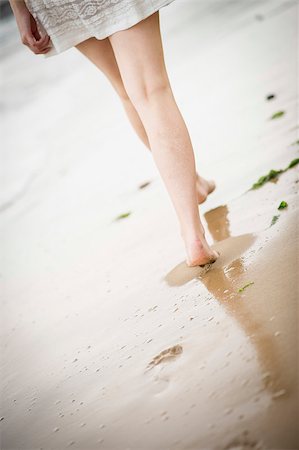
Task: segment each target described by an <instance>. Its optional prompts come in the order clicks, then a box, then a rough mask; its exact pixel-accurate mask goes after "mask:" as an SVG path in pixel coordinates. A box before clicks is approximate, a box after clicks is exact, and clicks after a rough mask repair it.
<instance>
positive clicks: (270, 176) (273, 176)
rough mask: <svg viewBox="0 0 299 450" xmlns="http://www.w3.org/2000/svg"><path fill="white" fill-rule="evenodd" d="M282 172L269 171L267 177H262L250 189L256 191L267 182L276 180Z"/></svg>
mask: <svg viewBox="0 0 299 450" xmlns="http://www.w3.org/2000/svg"><path fill="white" fill-rule="evenodd" d="M282 172H283V170H274V169H272V170H270V172H269V173H268V174H267V175H263V176H262V177H260V178H259V179H258V180H257V182H256V183H254V184H253V185H252V187H251V189H258V188H260V187H261V186H263V185H264V184H265V183H267V182H268V181H270V180H274V179H277V178H278V176H279V175H280V174H281V173H282Z"/></svg>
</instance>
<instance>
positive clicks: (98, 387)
mask: <svg viewBox="0 0 299 450" xmlns="http://www.w3.org/2000/svg"><path fill="white" fill-rule="evenodd" d="M297 9H298V7H297V2H295V1H282V0H271V1H264V0H261V1H259V2H248V1H241V2H240V1H239V2H220V3H219V2H216V1H214V0H209V2H207V1H206V2H205V1H201V2H195V1H194V2H191V1H190V2H189V1H184V2H179V1H177V2H174V3H173V4H172V5H170V6H169V7H167V8H164V10H163V14H161V22H162V32H163V36H164V42H165V44H164V46H165V53H166V60H167V64H168V67H169V73H170V78H171V81H172V84H173V89H174V92H175V95H176V98H177V101H178V103H179V105H180V108H181V110H182V113H183V115H184V117H185V120H186V122H187V125H188V128H189V131H190V135H191V137H192V142H193V145H194V149H195V153H196V159H197V167H198V170H199V171H200V173H201V174H202V175H204V176H207V177H209V178H214V179H215V181H216V183H217V189H216V191H215V192H214V193H213V194H212V195H211V196H210V197H209V198H208V200H207V202H206V203H205V204H204V205H202V207H201V208H200V211H201V214H202V217H203V222H204V224H205V226H206V229H207V235H208V239H209V242H210V243H211V244H213V248H215V249H217V250H218V251H219V252H220V254H221V256H220V258H219V260H218V261H217V262H216V263H215V264H214V265H212V266H211V267H209V268H205V269H202V268H200V267H196V268H188V267H187V266H186V264H185V262H184V258H185V255H184V247H183V243H182V242H181V240H180V236H179V231H178V225H177V222H176V218H175V214H174V211H173V209H172V206H171V204H170V201H169V199H168V196H167V193H166V191H165V189H164V186H163V184H162V182H161V180H160V178H159V176H158V174H157V171H156V168H155V166H154V164H153V161H152V159H151V155H150V153H149V152H148V151H147V150H146V149H145V148H144V147H143V146H142V144H140V142H139V141H138V139H137V137H136V136H135V135H134V133H133V131H132V130H131V129H130V127H129V125H128V123H127V120H126V117H125V114H124V111H123V110H122V108H121V105H120V103H119V101H118V99H117V97H116V96H115V94H114V93H113V92H112V90H111V88H110V86H109V84H108V82H107V81H106V79H105V78H104V77H103V76H102V75H101V74H99V73H98V71H97V70H96V69H95V68H94V67H93V66H91V65H90V64H89V63H88V61H86V60H84V59H83V58H82V56H81V55H80V54H79V52H76V50H70V51H68V52H66V53H65V54H63V55H60V56H57V57H55V58H49V59H48V60H45V59H43V58H40V57H36V56H35V55H31V54H30V53H29V51H28V50H27V49H25V48H23V47H21V46H20V45H19V43H18V39H17V34H16V31H15V29H14V26H13V24H11V23H8V24H6V25H5V27H6V28H5V29H4V28H3V25H1V26H2V29H1V32H2V33H3V30H4V31H5V36H6V38H5V40H4V41H3V44H2V50H1V52H2V61H1V72H2V73H3V79H2V90H1V91H2V95H1V96H2V110H1V123H2V130H1V134H2V142H3V143H4V145H2V146H1V161H3V165H2V167H4V171H3V178H2V179H3V182H2V186H1V200H0V210H1V215H0V219H1V223H0V229H1V248H2V252H1V285H2V288H1V293H2V294H3V295H2V300H1V311H2V314H1V392H2V395H1V421H0V427H1V449H3V450H8V449H10V450H12V449H13V450H15V449H20V450H25V449H26V450H27V449H28V450H35V449H44V450H46V449H55V450H56V449H57V450H61V449H64V448H68V447H70V448H74V449H80V450H88V449H103V450H126V449H131V450H166V449H167V450H168V449H169V450H170V449H171V450H199V449H215V450H218V449H219V450H226V449H230V450H248V449H252V448H253V449H256V450H258V449H259V450H262V449H297V448H299V446H298V432H297V423H298V372H297V365H298V364H297V363H298V345H297V339H298V329H297V323H298V322H297V317H298V309H297V298H298V260H297V255H298V242H297V238H298V229H297V226H296V219H297V218H298V198H297V188H298V169H297V168H293V169H290V170H288V171H286V172H285V173H283V174H281V175H280V177H279V178H278V179H277V180H274V182H268V183H266V184H265V185H264V186H262V187H261V188H260V189H256V190H250V187H251V186H252V184H253V183H254V182H256V181H257V179H258V178H259V177H260V176H261V175H265V174H267V173H268V172H269V170H270V169H281V168H285V167H286V166H287V165H288V164H289V162H290V161H291V160H293V159H294V158H298V145H293V143H294V142H295V141H296V140H297V139H298V123H297V120H296V119H297V115H296V113H297V111H296V82H297V79H296V45H297V43H296V40H297V36H296V33H297V18H296V13H297ZM7 30H8V31H9V33H8V32H7ZM272 93H273V94H275V98H274V99H273V100H271V101H267V100H266V96H267V95H269V94H272ZM278 111H285V114H284V115H283V116H282V117H280V118H277V119H275V120H271V119H270V118H271V116H272V115H273V114H275V113H276V112H278ZM297 167H298V166H297ZM145 182H149V184H148V185H147V186H146V187H144V188H143V189H139V186H140V185H141V184H142V183H145ZM282 200H284V201H286V202H287V203H288V207H287V208H285V209H283V210H278V206H279V204H280V202H281V201H282ZM128 213H130V214H128ZM120 214H125V215H127V217H125V218H123V219H120V220H115V218H116V217H117V216H118V215H120ZM273 216H279V217H278V220H277V221H276V223H275V224H273V225H271V223H272V219H273ZM246 285H248V286H247V287H245V288H244V289H243V290H242V288H243V287H244V286H246Z"/></svg>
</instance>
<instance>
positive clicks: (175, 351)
mask: <svg viewBox="0 0 299 450" xmlns="http://www.w3.org/2000/svg"><path fill="white" fill-rule="evenodd" d="M182 352H183V347H182V346H181V345H179V344H177V345H174V346H173V347H169V348H167V349H166V350H163V351H162V352H161V353H159V355H157V356H155V357H154V358H153V359H152V361H151V362H150V363H149V365H148V368H152V367H154V366H157V365H158V364H160V363H162V362H165V361H168V360H170V359H173V358H175V357H177V356H178V355H180V354H181V353H182Z"/></svg>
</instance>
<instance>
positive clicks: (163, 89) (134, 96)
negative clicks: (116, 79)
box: [126, 80, 171, 108]
mask: <svg viewBox="0 0 299 450" xmlns="http://www.w3.org/2000/svg"><path fill="white" fill-rule="evenodd" d="M126 92H127V95H128V97H129V99H130V101H131V102H132V103H133V105H134V106H135V107H137V108H138V106H142V105H145V104H149V103H151V102H154V101H156V100H157V99H161V98H163V96H165V95H169V94H170V93H171V87H170V84H169V81H168V80H158V81H156V82H151V83H140V84H137V83H136V84H133V85H129V86H127V88H126Z"/></svg>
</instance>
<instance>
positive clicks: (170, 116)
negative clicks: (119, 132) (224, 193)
mask: <svg viewBox="0 0 299 450" xmlns="http://www.w3.org/2000/svg"><path fill="white" fill-rule="evenodd" d="M109 40H110V42H111V45H112V48H113V51H114V54H115V58H116V61H117V65H118V67H119V71H120V74H121V77H122V80H123V83H124V87H125V90H126V92H127V94H128V96H129V98H130V99H131V101H132V103H133V105H134V107H135V109H136V111H137V112H138V114H139V117H140V119H141V121H142V123H143V126H144V128H145V130H146V134H147V136H148V140H149V144H150V148H151V151H152V154H153V158H154V160H155V162H156V165H157V167H158V169H159V171H160V174H161V176H162V179H163V181H164V183H165V186H166V188H167V190H168V192H169V195H170V197H171V200H172V202H173V205H174V208H175V210H176V213H177V216H178V219H179V223H180V228H181V234H182V237H183V239H184V242H185V247H186V252H187V264H188V265H190V266H191V265H202V264H206V263H209V262H213V261H215V260H216V258H217V256H218V254H217V253H216V252H215V251H213V250H212V249H211V248H210V247H209V245H208V243H207V242H206V239H205V235H204V229H203V226H202V224H201V221H200V218H199V212H198V205H197V193H196V171H195V160H194V154H193V148H192V143H191V140H190V136H189V133H188V130H187V128H186V125H185V122H184V120H183V117H182V115H181V113H180V111H179V109H178V107H177V104H176V102H175V99H174V96H173V93H172V89H171V86H170V82H169V79H168V75H167V71H166V67H165V62H164V55H163V48H162V41H161V34H160V24H159V11H158V12H156V13H154V14H152V15H151V16H150V17H148V18H146V19H145V20H142V21H141V22H139V23H137V24H136V25H134V26H133V27H131V28H129V29H127V30H123V31H119V32H117V33H114V34H113V35H111V36H109Z"/></svg>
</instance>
